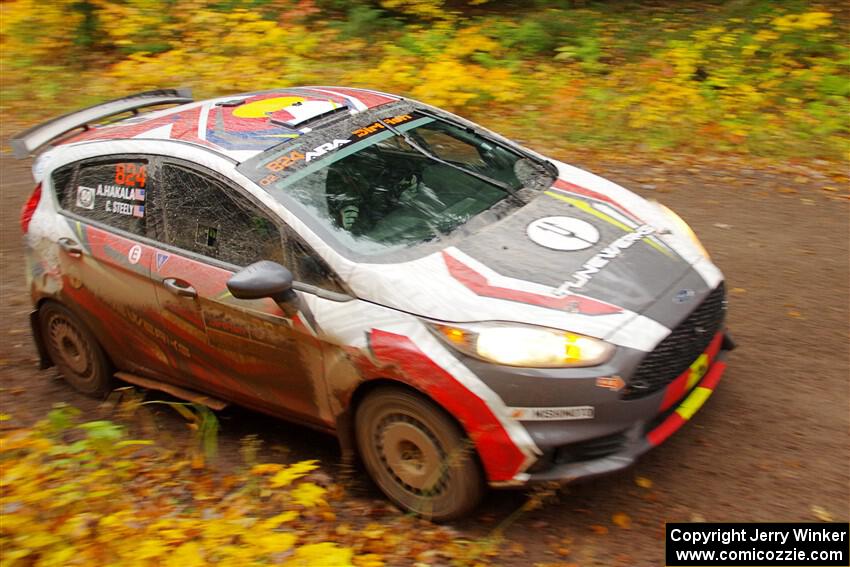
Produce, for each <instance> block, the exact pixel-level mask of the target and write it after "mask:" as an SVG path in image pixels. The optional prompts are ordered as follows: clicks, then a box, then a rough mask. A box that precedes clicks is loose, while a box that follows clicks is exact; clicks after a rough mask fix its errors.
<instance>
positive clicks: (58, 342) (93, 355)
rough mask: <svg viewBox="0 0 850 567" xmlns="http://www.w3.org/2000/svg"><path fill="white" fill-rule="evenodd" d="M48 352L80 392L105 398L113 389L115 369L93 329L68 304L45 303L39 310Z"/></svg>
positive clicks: (70, 382)
mask: <svg viewBox="0 0 850 567" xmlns="http://www.w3.org/2000/svg"><path fill="white" fill-rule="evenodd" d="M38 317H39V322H40V323H41V334H42V337H43V338H44V344H45V346H46V347H47V353H48V354H49V355H50V359H51V360H52V361H53V364H55V365H56V368H57V369H58V370H59V373H60V374H61V375H62V377H63V378H64V379H65V380H66V381H67V382H68V383H69V384H70V385H71V386H73V387H74V388H75V389H76V390H77V391H79V392H81V393H83V394H86V395H88V396H93V397H98V398H102V397H104V396H106V394H108V393H109V392H110V391H111V390H112V383H113V378H112V368H111V365H110V364H109V360H107V358H106V355H105V354H104V353H103V349H101V348H100V345H99V344H98V342H97V339H95V338H94V335H92V333H91V331H89V330H88V329H87V328H86V326H85V325H84V324H83V323H82V321H80V319H79V318H78V317H77V316H76V315H74V314H73V313H71V311H69V310H68V309H66V308H65V307H63V306H61V305H59V304H58V303H52V302H51V303H46V304H44V305H43V306H42V307H41V309H40V310H39V313H38Z"/></svg>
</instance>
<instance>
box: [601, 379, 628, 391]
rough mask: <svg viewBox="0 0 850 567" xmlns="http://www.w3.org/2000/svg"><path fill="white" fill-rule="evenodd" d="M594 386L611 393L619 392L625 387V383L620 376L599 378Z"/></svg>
mask: <svg viewBox="0 0 850 567" xmlns="http://www.w3.org/2000/svg"><path fill="white" fill-rule="evenodd" d="M596 385H597V386H599V387H600V388H605V389H606V390H611V391H612V392H619V391H620V390H622V389H623V388H625V386H626V381H625V380H623V379H622V378H621V377H620V376H600V377H599V378H597V379H596Z"/></svg>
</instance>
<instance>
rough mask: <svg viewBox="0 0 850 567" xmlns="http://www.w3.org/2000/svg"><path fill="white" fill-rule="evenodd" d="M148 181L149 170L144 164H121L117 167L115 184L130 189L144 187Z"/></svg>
mask: <svg viewBox="0 0 850 567" xmlns="http://www.w3.org/2000/svg"><path fill="white" fill-rule="evenodd" d="M145 181H147V168H146V166H145V165H144V164H140V165H137V164H135V163H119V164H116V165H115V184H116V185H128V186H130V187H144V186H145Z"/></svg>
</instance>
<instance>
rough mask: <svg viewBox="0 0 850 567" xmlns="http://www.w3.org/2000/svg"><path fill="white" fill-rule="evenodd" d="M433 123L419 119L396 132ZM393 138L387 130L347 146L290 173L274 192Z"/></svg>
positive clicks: (275, 187) (431, 119) (427, 119)
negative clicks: (326, 157)
mask: <svg viewBox="0 0 850 567" xmlns="http://www.w3.org/2000/svg"><path fill="white" fill-rule="evenodd" d="M433 121H434V118H431V117H425V118H419V119H417V120H413V121H412V122H409V123H407V124H403V125H400V126H397V127H396V130H399V131H401V132H404V131H407V130H410V129H411V128H416V127H417V126H423V125H425V124H429V123H431V122H433ZM393 136H395V133H393V132H392V131H391V130H385V131H383V132H379V133H377V134H373V135H371V136H369V137H368V138H366V139H365V140H360V141H359V142H354V143H353V144H351V145H350V146H345V147H343V148H340V149H339V150H337V151H336V152H334V153H332V154H329V155H328V158H329V159H321V160H319V161H317V162H316V163H312V164H310V165H307V166H305V167H303V168H301V169H299V170H298V171H294V172H292V173H290V174H289V175H287V176H286V177H284V178H283V179H281V180H280V182H278V183H277V184H276V185H275V186H274V189H273V191H279V190H283V189H285V188H286V187H288V186H290V185H292V184H293V183H295V182H296V181H299V180H301V179H303V178H304V177H307V176H308V175H310V174H311V173H315V172H317V171H319V170H321V169H324V168H325V167H327V166H328V165H330V164H332V163H334V162H336V161H339V160H341V159H343V158H345V157H348V156H350V155H352V154H355V153H357V152H359V151H360V150H362V149H363V148H367V147H369V146H371V145H373V144H376V143H378V142H380V141H382V140H386V139H389V138H392V137H393ZM273 191H272V192H273Z"/></svg>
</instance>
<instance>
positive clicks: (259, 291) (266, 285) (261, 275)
mask: <svg viewBox="0 0 850 567" xmlns="http://www.w3.org/2000/svg"><path fill="white" fill-rule="evenodd" d="M227 289H229V290H230V293H231V294H232V295H233V297H235V298H237V299H261V298H263V297H271V298H272V299H273V300H274V301H276V302H277V303H285V302H287V301H290V300H292V299H294V298H295V292H294V291H292V272H290V271H289V270H287V269H286V268H284V267H283V266H281V265H280V264H278V263H277V262H271V261H269V260H262V261H260V262H255V263H253V264H251V265H250V266H247V267H245V268H243V269H241V270H239V271H238V272H236V273H235V274H233V275H232V276H231V277H230V279H229V280H227Z"/></svg>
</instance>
